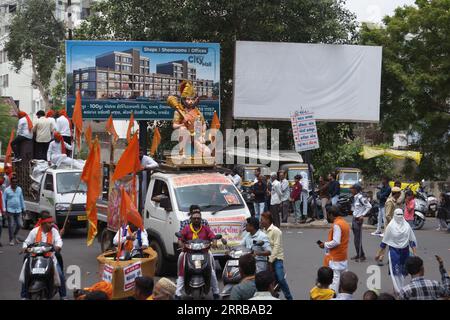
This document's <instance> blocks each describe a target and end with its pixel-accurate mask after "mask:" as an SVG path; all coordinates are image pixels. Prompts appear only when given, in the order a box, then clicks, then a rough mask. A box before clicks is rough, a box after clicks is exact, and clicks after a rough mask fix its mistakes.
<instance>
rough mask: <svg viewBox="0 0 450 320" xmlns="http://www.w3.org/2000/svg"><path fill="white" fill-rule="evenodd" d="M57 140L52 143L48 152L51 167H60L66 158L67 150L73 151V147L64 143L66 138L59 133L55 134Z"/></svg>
mask: <svg viewBox="0 0 450 320" xmlns="http://www.w3.org/2000/svg"><path fill="white" fill-rule="evenodd" d="M53 135H54V137H55V140H54V141H52V142H50V145H49V146H48V151H47V161H48V162H49V164H50V165H52V164H55V165H57V166H58V165H60V164H61V163H62V162H63V161H64V160H65V159H66V158H67V154H66V149H67V150H72V146H71V145H70V144H68V143H67V142H65V141H64V137H63V136H62V135H61V134H60V133H59V132H57V131H55V133H54V134H53Z"/></svg>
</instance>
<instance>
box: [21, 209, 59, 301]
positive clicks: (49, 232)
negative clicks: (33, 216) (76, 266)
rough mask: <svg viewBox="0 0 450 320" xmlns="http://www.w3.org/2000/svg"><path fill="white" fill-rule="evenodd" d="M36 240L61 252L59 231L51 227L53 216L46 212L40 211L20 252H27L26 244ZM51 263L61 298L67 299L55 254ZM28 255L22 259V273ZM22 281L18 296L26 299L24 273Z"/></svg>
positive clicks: (28, 244)
mask: <svg viewBox="0 0 450 320" xmlns="http://www.w3.org/2000/svg"><path fill="white" fill-rule="evenodd" d="M38 242H46V243H48V244H51V245H53V247H54V249H55V252H61V249H62V246H63V241H62V239H61V236H60V235H59V232H58V230H57V229H56V228H54V227H53V218H52V217H51V216H50V215H49V214H48V213H45V212H44V213H41V218H40V219H39V221H38V223H37V226H36V227H35V228H34V229H33V230H31V231H30V233H29V234H28V237H27V238H26V239H25V241H24V242H23V247H22V253H29V252H30V250H29V249H28V246H30V245H32V244H34V243H38ZM51 257H52V260H53V264H54V266H55V271H57V272H58V275H59V280H60V288H59V295H60V298H61V299H62V300H66V299H67V297H66V296H67V294H66V280H65V278H64V272H63V271H62V269H61V265H60V263H58V260H57V259H56V256H55V255H52V256H51ZM28 258H29V255H27V256H26V257H25V259H24V267H23V268H22V273H24V270H25V264H26V263H27V262H28ZM21 279H22V280H23V281H22V290H21V292H20V296H21V298H22V299H27V295H28V292H27V280H28V279H25V275H23V277H22V275H21Z"/></svg>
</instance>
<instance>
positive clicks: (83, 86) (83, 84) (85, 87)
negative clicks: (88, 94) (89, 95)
mask: <svg viewBox="0 0 450 320" xmlns="http://www.w3.org/2000/svg"><path fill="white" fill-rule="evenodd" d="M88 86H89V83H88V82H83V83H82V84H81V88H82V89H84V90H86V89H87V88H88Z"/></svg>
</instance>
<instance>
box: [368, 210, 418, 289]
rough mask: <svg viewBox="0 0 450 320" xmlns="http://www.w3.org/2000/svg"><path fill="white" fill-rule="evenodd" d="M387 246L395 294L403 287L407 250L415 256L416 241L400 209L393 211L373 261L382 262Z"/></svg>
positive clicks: (408, 253) (405, 274) (408, 254)
mask: <svg viewBox="0 0 450 320" xmlns="http://www.w3.org/2000/svg"><path fill="white" fill-rule="evenodd" d="M387 246H389V252H388V258H389V274H390V275H391V278H392V283H393V284H394V290H395V292H396V293H398V292H400V290H401V289H402V288H403V287H404V282H405V278H406V276H407V274H408V273H407V272H406V268H405V262H406V259H407V258H408V257H409V256H410V251H409V248H411V249H412V254H413V255H416V246H417V240H416V236H415V235H414V231H413V230H412V228H411V226H410V225H409V224H408V222H406V220H405V217H404V215H403V210H402V209H395V211H394V217H393V219H392V220H391V222H390V223H389V224H388V226H387V228H386V230H385V232H384V236H383V240H382V242H381V244H380V250H379V251H378V253H377V256H376V257H375V260H377V261H382V260H383V255H384V252H385V250H386V247H387Z"/></svg>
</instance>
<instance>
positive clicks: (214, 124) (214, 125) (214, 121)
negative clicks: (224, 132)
mask: <svg viewBox="0 0 450 320" xmlns="http://www.w3.org/2000/svg"><path fill="white" fill-rule="evenodd" d="M211 129H220V120H219V117H218V116H217V112H215V111H214V115H213V119H212V121H211Z"/></svg>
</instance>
